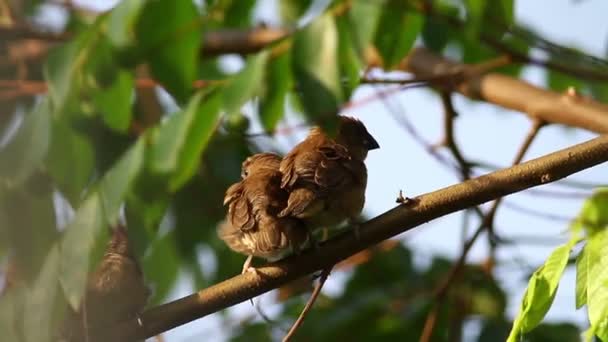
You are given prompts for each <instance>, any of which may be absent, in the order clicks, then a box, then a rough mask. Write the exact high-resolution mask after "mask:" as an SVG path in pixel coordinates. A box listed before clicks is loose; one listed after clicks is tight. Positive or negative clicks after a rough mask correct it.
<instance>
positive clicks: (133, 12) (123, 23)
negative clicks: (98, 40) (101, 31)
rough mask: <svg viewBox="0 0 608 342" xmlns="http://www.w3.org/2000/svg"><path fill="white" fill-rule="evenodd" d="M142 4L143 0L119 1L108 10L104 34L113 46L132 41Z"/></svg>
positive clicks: (122, 45) (128, 43)
mask: <svg viewBox="0 0 608 342" xmlns="http://www.w3.org/2000/svg"><path fill="white" fill-rule="evenodd" d="M144 4H145V1H144V0H129V1H120V2H119V3H118V4H117V5H116V7H114V8H113V9H112V11H110V14H109V15H108V21H107V31H106V34H107V35H108V38H109V40H110V42H112V44H114V46H116V47H119V48H123V47H126V46H128V45H132V44H133V43H134V40H135V25H136V23H137V19H138V18H139V15H140V13H141V9H142V5H144Z"/></svg>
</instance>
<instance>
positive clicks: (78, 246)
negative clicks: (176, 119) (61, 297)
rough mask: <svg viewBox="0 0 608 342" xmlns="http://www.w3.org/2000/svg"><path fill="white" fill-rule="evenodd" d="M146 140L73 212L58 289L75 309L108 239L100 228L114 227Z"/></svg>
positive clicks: (67, 232) (118, 163)
mask: <svg viewBox="0 0 608 342" xmlns="http://www.w3.org/2000/svg"><path fill="white" fill-rule="evenodd" d="M145 143H146V142H145V140H144V139H140V140H139V141H137V142H136V143H135V144H134V145H133V146H132V147H131V148H130V149H129V150H127V152H126V153H125V154H124V156H123V157H122V158H121V159H120V160H119V161H118V162H117V163H116V164H115V165H114V166H113V167H112V168H111V169H110V170H109V171H108V172H107V173H106V174H105V175H104V177H103V178H102V179H101V181H100V185H99V188H98V190H97V191H93V192H92V193H91V194H90V195H89V196H88V197H87V198H86V199H85V200H84V202H83V203H82V205H81V206H80V207H79V208H78V210H77V211H76V213H75V215H74V218H73V219H72V221H71V222H70V223H69V225H68V226H67V227H66V228H65V231H64V235H63V239H62V241H61V275H60V280H61V285H62V287H63V290H64V292H65V295H66V298H67V300H68V302H69V303H70V304H71V305H72V307H73V308H77V307H78V305H79V303H80V300H81V298H82V294H83V292H84V289H85V285H86V281H87V274H88V271H89V267H90V266H91V265H93V264H95V263H96V262H97V260H98V259H99V257H101V254H102V253H101V252H102V250H103V249H102V246H103V243H104V241H105V240H106V239H107V235H108V234H107V233H108V232H107V231H104V229H103V227H105V226H107V224H108V223H109V224H114V223H115V221H116V220H117V218H118V214H119V210H120V207H121V205H122V203H123V201H124V197H125V196H126V194H127V191H128V190H129V188H130V187H131V186H132V184H133V181H134V179H135V177H137V174H138V173H139V171H140V169H141V166H142V164H143V156H144V152H145Z"/></svg>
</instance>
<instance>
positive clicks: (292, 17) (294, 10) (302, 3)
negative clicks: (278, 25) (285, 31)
mask: <svg viewBox="0 0 608 342" xmlns="http://www.w3.org/2000/svg"><path fill="white" fill-rule="evenodd" d="M312 2H313V1H312V0H283V1H279V13H280V15H281V19H282V21H283V23H286V24H289V23H293V22H296V21H297V20H298V19H300V17H301V16H302V15H303V14H304V13H306V10H307V9H308V8H309V7H310V5H311V4H312Z"/></svg>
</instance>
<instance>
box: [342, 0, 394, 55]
mask: <svg viewBox="0 0 608 342" xmlns="http://www.w3.org/2000/svg"><path fill="white" fill-rule="evenodd" d="M384 7H391V10H393V11H394V10H395V9H394V8H392V4H390V3H389V4H386V5H380V4H379V3H377V2H375V1H369V0H355V1H353V2H352V4H351V8H350V10H349V11H348V17H349V21H350V24H351V26H350V30H351V31H352V33H353V38H354V42H355V48H356V50H357V51H358V52H359V54H360V56H362V57H363V56H364V53H365V50H366V49H367V48H368V46H369V44H370V43H371V41H372V39H373V38H374V36H375V35H376V31H377V28H378V23H379V20H380V14H381V13H382V8H384ZM382 33H383V34H386V32H382Z"/></svg>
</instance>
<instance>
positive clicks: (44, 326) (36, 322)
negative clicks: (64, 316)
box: [23, 245, 60, 342]
mask: <svg viewBox="0 0 608 342" xmlns="http://www.w3.org/2000/svg"><path fill="white" fill-rule="evenodd" d="M59 261H60V256H59V248H58V246H57V245H55V246H54V247H53V248H52V249H51V250H50V252H49V253H48V255H47V257H46V261H45V262H44V265H43V266H42V270H41V271H40V274H39V276H38V279H36V281H35V283H34V286H33V287H32V288H30V289H28V293H27V296H26V297H25V303H24V304H25V305H24V316H25V317H27V319H26V320H23V325H24V327H23V331H24V334H25V340H26V341H31V342H39V341H52V340H53V339H52V336H54V335H55V333H56V329H55V327H56V324H55V323H57V322H56V321H57V320H56V316H57V315H56V314H55V310H56V304H57V301H58V294H59V292H58V291H59V281H58V280H59V279H58V276H59Z"/></svg>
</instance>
